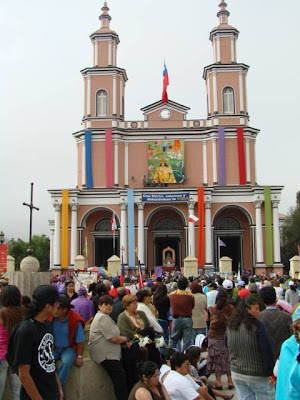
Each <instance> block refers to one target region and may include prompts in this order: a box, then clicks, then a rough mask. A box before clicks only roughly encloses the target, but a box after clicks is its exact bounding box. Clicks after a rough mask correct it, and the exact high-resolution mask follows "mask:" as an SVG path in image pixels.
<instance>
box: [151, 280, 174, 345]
mask: <svg viewBox="0 0 300 400" xmlns="http://www.w3.org/2000/svg"><path fill="white" fill-rule="evenodd" d="M153 304H154V306H155V307H156V309H157V311H158V323H159V325H160V326H161V327H162V328H163V332H164V341H165V343H166V344H169V321H168V313H169V310H170V299H169V296H168V291H167V286H166V285H165V284H164V283H161V284H160V285H158V286H157V289H156V291H155V293H154V296H153Z"/></svg>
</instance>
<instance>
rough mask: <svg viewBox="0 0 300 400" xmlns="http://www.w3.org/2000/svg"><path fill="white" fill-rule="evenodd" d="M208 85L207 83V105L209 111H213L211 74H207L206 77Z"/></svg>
mask: <svg viewBox="0 0 300 400" xmlns="http://www.w3.org/2000/svg"><path fill="white" fill-rule="evenodd" d="M206 85H207V103H208V104H207V107H208V113H209V114H210V113H211V104H210V74H207V78H206Z"/></svg>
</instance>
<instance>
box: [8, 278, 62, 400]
mask: <svg viewBox="0 0 300 400" xmlns="http://www.w3.org/2000/svg"><path fill="white" fill-rule="evenodd" d="M58 307H59V294H58V291H57V290H56V288H55V287H54V286H52V285H41V286H38V287H37V288H36V289H35V290H34V292H33V295H32V302H31V303H30V304H28V306H27V308H26V310H25V312H26V314H25V320H24V321H23V322H21V324H20V325H19V327H18V329H17V330H16V332H15V335H14V337H13V348H14V364H15V365H16V366H17V368H18V375H19V378H20V381H21V383H22V387H21V392H20V399H21V400H30V399H35V400H58V399H62V398H63V392H62V386H61V383H60V381H59V379H58V377H57V374H56V367H55V359H54V355H53V351H52V350H53V344H54V338H53V335H52V329H51V325H50V322H49V320H48V318H49V317H51V316H54V315H56V313H57V310H58Z"/></svg>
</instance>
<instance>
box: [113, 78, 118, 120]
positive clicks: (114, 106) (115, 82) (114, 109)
mask: <svg viewBox="0 0 300 400" xmlns="http://www.w3.org/2000/svg"><path fill="white" fill-rule="evenodd" d="M113 115H117V76H116V75H113Z"/></svg>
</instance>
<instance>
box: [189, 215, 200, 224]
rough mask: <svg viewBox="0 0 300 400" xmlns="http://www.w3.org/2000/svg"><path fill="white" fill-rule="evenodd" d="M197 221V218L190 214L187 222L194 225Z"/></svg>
mask: <svg viewBox="0 0 300 400" xmlns="http://www.w3.org/2000/svg"><path fill="white" fill-rule="evenodd" d="M197 221H199V218H197V217H196V216H195V215H193V214H190V215H189V222H193V223H195V222H197Z"/></svg>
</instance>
